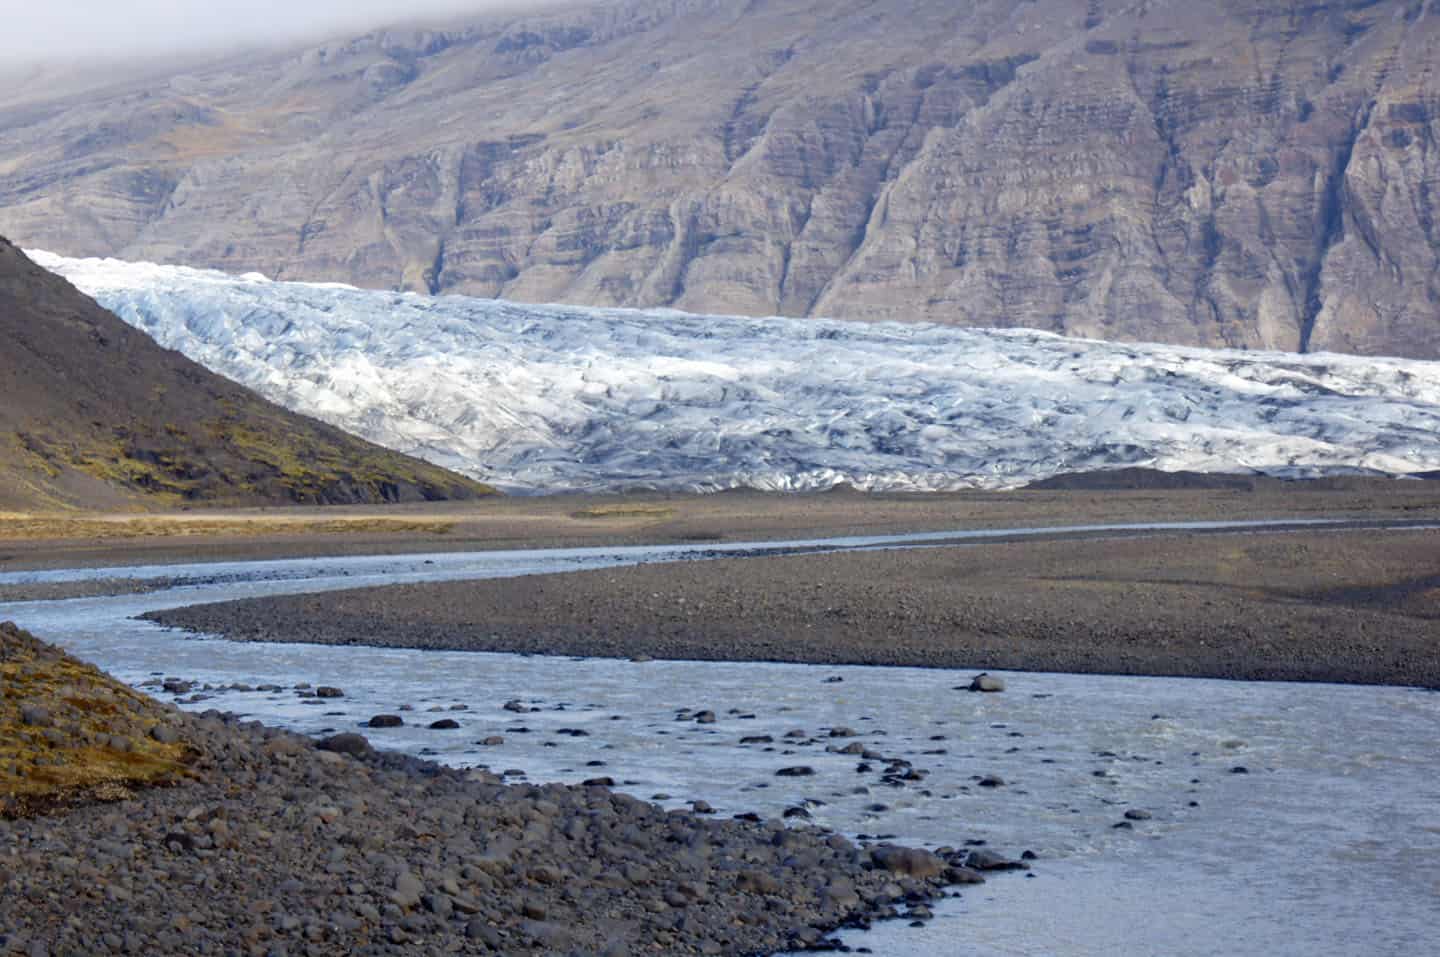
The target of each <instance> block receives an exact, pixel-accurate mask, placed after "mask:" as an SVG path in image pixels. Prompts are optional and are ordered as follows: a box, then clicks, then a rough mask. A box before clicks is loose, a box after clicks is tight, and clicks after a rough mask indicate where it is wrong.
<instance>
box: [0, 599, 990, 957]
mask: <svg viewBox="0 0 1440 957" xmlns="http://www.w3.org/2000/svg"><path fill="white" fill-rule="evenodd" d="M0 668H3V669H4V674H5V678H6V681H5V684H4V689H5V697H4V698H3V699H0V720H3V722H4V725H3V730H4V732H5V734H4V738H3V741H4V742H5V753H4V754H3V755H0V761H3V766H0V775H3V776H0V802H4V803H0V810H3V811H5V812H6V813H3V814H0V949H5V950H6V952H28V953H32V954H34V953H87V954H95V953H135V954H162V953H164V954H172V953H173V954H180V953H184V954H204V953H222V952H223V953H246V952H254V953H262V954H263V953H276V952H303V953H307V954H378V953H385V954H396V953H401V954H437V953H491V952H501V953H506V954H528V953H566V954H569V953H585V954H610V955H620V954H632V953H633V954H641V953H654V954H759V953H773V952H775V951H776V950H780V949H786V948H792V947H794V948H801V949H803V948H806V947H809V946H813V945H816V944H820V943H822V942H823V941H824V939H825V932H826V931H828V930H830V929H833V928H835V927H838V926H840V925H842V924H864V923H865V922H867V921H869V920H872V919H876V918H879V917H884V916H893V915H898V914H900V913H901V911H902V910H907V909H908V910H910V911H911V912H912V913H913V914H914V916H916V917H920V916H923V915H924V914H925V910H924V908H923V904H924V903H925V902H927V901H929V900H931V899H933V898H934V897H936V896H937V895H938V894H940V893H941V891H942V889H943V887H944V886H945V885H946V884H950V883H955V882H974V881H978V880H980V879H981V877H980V875H979V874H978V873H976V872H975V871H974V870H971V869H970V868H968V867H966V866H964V864H963V863H962V862H965V861H968V860H970V859H971V857H970V855H966V854H964V853H961V852H956V851H946V850H945V849H942V850H941V851H940V853H939V855H937V854H931V853H929V852H925V851H919V850H914V849H903V848H897V847H892V846H888V845H881V846H877V847H874V848H868V849H861V848H857V847H855V846H854V845H852V844H850V842H848V841H846V840H844V839H843V838H840V837H838V836H833V835H827V834H824V833H822V832H820V831H815V830H810V829H798V828H797V829H792V828H787V827H786V826H784V825H782V824H779V823H772V822H752V821H742V820H730V821H726V820H714V819H705V818H701V817H699V816H697V815H694V814H691V813H688V812H666V811H664V810H662V809H661V808H659V807H656V806H654V805H650V804H647V803H645V802H642V801H638V800H635V799H634V798H630V797H627V796H625V795H622V794H618V793H615V792H612V791H611V790H609V789H608V788H607V787H604V786H599V785H595V786H586V787H564V786H560V785H553V786H540V787H536V786H505V785H502V784H500V783H499V779H497V778H495V777H493V776H491V775H489V774H487V773H484V772H479V771H470V772H467V771H463V770H456V769H451V768H445V767H441V766H438V765H433V764H429V763H427V762H423V761H418V760H415V759H411V758H407V757H404V756H401V755H397V754H385V753H379V752H375V751H372V750H371V749H370V748H369V746H368V744H367V743H366V742H365V740H364V739H363V738H361V737H360V736H358V735H355V734H343V735H340V736H337V737H335V738H329V739H326V740H325V741H322V742H321V743H320V744H319V746H318V748H317V746H316V743H315V742H313V741H310V740H308V739H306V738H302V737H298V736H295V735H292V734H289V733H286V732H282V731H278V730H275V729H271V728H265V727H262V726H260V725H258V724H254V723H241V722H237V721H236V720H234V719H232V718H229V717H226V716H223V715H219V714H217V713H214V712H210V713H207V714H205V715H198V716H197V715H189V714H184V713H181V712H178V711H174V710H172V709H170V708H167V707H164V706H161V705H159V704H158V703H155V702H152V701H148V700H147V699H142V698H140V697H139V696H137V695H135V694H134V693H133V692H131V691H130V690H129V689H127V688H125V687H124V686H123V685H119V684H118V683H116V682H113V681H112V680H110V679H108V678H106V677H105V676H104V675H102V674H101V673H100V672H97V671H95V670H94V669H91V668H89V667H88V666H84V665H81V664H80V663H79V662H76V661H74V660H73V659H70V658H68V657H67V656H65V655H63V654H61V653H59V652H57V651H56V650H55V649H53V648H51V647H49V646H47V645H45V644H44V643H42V642H40V641H38V640H37V639H35V638H33V637H32V636H30V635H28V634H26V633H24V632H21V631H19V630H18V629H16V628H15V627H14V626H13V625H10V624H8V623H7V624H0ZM18 675H25V676H27V678H28V679H29V680H28V681H27V682H22V683H18V684H17V683H16V682H15V680H14V679H15V677H16V676H18ZM121 700H123V701H124V702H126V707H124V708H120V709H118V710H117V711H116V712H114V713H113V714H112V713H110V712H106V711H104V710H103V709H102V708H101V707H100V705H101V704H103V703H105V702H111V701H121ZM102 717H103V720H102ZM101 725H105V727H104V728H102V727H101ZM127 743H129V745H130V749H128V750H127V748H126V747H125V745H126V744H127ZM156 747H167V748H173V749H174V750H175V751H176V753H177V754H179V755H183V756H184V760H183V764H178V765H176V766H175V768H174V773H172V774H170V775H168V776H164V777H165V778H166V779H167V780H168V781H169V783H170V784H171V785H172V786H168V787H148V788H142V787H139V783H140V782H139V781H136V780H134V779H123V780H122V779H115V778H114V777H113V776H110V775H107V774H97V775H96V777H97V779H98V778H99V777H105V778H106V780H108V781H109V784H108V788H109V790H107V791H102V792H100V793H98V794H96V793H94V792H93V791H90V792H85V793H84V794H79V795H78V797H77V792H76V791H75V790H73V789H67V788H65V787H60V788H57V789H56V790H55V791H54V792H53V794H52V797H53V798H54V802H52V803H65V802H66V801H70V802H73V801H74V800H77V799H83V800H81V802H80V806H78V807H74V808H71V809H69V810H67V811H66V812H65V813H63V814H51V815H42V816H23V815H22V816H16V815H17V812H23V811H26V810H33V809H35V807H36V802H35V801H34V800H33V795H32V796H31V798H30V799H27V801H26V802H25V803H23V804H21V805H17V804H16V803H15V802H14V801H13V798H14V795H15V794H16V793H17V792H18V791H21V790H26V782H28V781H31V780H33V779H34V778H35V777H37V776H40V775H46V774H51V775H53V774H57V773H59V769H67V768H68V769H70V777H71V779H72V780H73V779H78V777H79V775H81V774H82V773H83V772H84V770H85V769H86V768H87V767H88V766H89V765H90V763H92V762H93V761H94V760H95V754H96V753H97V751H96V749H100V750H101V751H105V750H106V749H108V750H109V751H113V752H114V753H115V754H116V755H117V756H123V755H126V754H132V753H136V751H135V750H134V749H136V748H139V749H142V750H146V751H148V750H153V749H154V748H156ZM21 752H23V754H22V753H21ZM29 790H31V791H33V788H31V789H29ZM96 798H99V799H100V800H101V803H97V802H96V801H95V800H94V799H96ZM981 858H982V859H981V860H978V861H977V863H983V864H985V865H986V866H1003V865H1004V863H1005V862H1003V860H1001V859H999V858H997V857H995V856H994V855H981Z"/></svg>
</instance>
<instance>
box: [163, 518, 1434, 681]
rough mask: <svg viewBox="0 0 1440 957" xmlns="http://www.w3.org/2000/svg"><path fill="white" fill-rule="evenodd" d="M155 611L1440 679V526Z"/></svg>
mask: <svg viewBox="0 0 1440 957" xmlns="http://www.w3.org/2000/svg"><path fill="white" fill-rule="evenodd" d="M143 617H145V618H148V619H150V620H154V621H157V622H159V623H161V624H164V625H167V626H170V627H178V628H183V629H186V630H190V631H197V632H204V633H207V634H215V635H220V636H223V637H225V638H228V639H231V640H239V641H262V642H264V641H270V642H300V643H314V644H341V645H343V644H361V645H370V646H375V647H393V648H417V649H436V650H439V649H444V650H458V651H488V652H510V653H518V654H555V655H581V656H590V657H609V658H635V657H650V658H671V659H686V660H699V661H706V660H711V661H784V662H795V663H809V664H819V665H847V664H855V665H880V666H884V665H894V666H908V667H934V668H953V669H971V670H984V669H993V670H1008V671H1049V672H1075V673H1099V674H1120V675H1126V674H1129V675H1155V676H1169V677H1204V678H1222V679H1233V680H1268V681H1309V682H1332V683H1345V684H1385V685H1402V686H1419V687H1431V688H1434V687H1440V530H1435V529H1426V530H1391V531H1381V532H1375V531H1354V530H1349V531H1345V530H1340V529H1335V530H1314V529H1312V530H1298V531H1285V532H1283V533H1277V532H1261V533H1255V532H1226V533H1224V534H1194V533H1190V534H1182V533H1167V534H1157V535H1145V536H1137V537H1119V536H1112V537H1105V538H1101V539H1066V538H1056V539H1049V540H1038V541H1001V542H986V543H983V544H974V545H963V546H943V547H925V548H914V549H897V550H877V551H859V552H842V553H834V552H831V553H818V554H797V555H787V556H780V557H750V558H713V559H707V560H704V561H680V562H665V563H655V564H647V565H641V566H629V567H621V568H608V569H600V570H591V571H577V572H567V573H564V574H558V575H535V576H523V577H518V578H507V579H495V580H481V581H457V582H440V583H431V584H419V585H390V586H378V587H368V588H361V589H353V590H347V591H332V592H324V593H319V594H308V595H305V594H302V595H291V596H280V597H271V598H255V599H242V600H237V601H231V602H222V603H218V604H210V605H198V606H190V607H187V608H177V609H173V610H168V611H162V612H156V613H152V614H149V615H145V616H143Z"/></svg>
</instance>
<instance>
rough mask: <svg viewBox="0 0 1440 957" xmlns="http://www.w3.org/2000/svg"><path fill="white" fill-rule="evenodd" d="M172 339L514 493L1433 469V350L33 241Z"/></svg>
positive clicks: (928, 485)
mask: <svg viewBox="0 0 1440 957" xmlns="http://www.w3.org/2000/svg"><path fill="white" fill-rule="evenodd" d="M28 254H29V255H30V256H31V258H33V259H34V260H35V261H36V262H37V263H39V264H40V265H41V266H44V267H45V268H47V269H50V270H52V271H54V272H57V273H59V274H61V275H62V276H64V277H65V278H66V279H68V280H69V281H70V282H71V283H73V284H74V285H75V286H76V287H78V288H79V289H80V290H81V291H82V292H85V293H86V294H88V295H90V296H92V297H94V298H95V299H96V300H97V301H98V302H100V303H101V304H102V305H103V306H105V307H106V308H108V309H110V310H112V311H113V312H115V313H116V314H117V315H119V316H120V317H121V318H122V319H124V320H125V321H126V322H128V323H130V324H131V325H133V326H135V327H136V328H139V329H141V330H143V331H145V332H146V333H148V334H149V335H151V336H152V337H154V338H155V339H156V340H157V341H158V342H159V343H160V344H161V345H163V346H166V347H167V348H171V349H176V350H179V351H180V352H182V353H184V354H185V355H186V356H189V357H190V358H191V359H194V360H195V361H197V362H199V363H200V364H202V365H204V366H206V367H208V368H209V369H211V370H213V371H215V372H218V373H220V374H222V375H225V376H227V377H229V378H231V379H234V380H236V381H238V382H240V383H242V384H244V385H246V386H249V387H250V388H252V389H255V390H256V391H258V392H259V393H261V394H262V395H264V396H265V397H267V398H269V399H271V400H272V401H275V402H278V403H279V404H281V405H284V406H286V407H288V408H290V409H293V410H295V411H297V412H301V413H304V414H307V415H311V416H314V417H316V418H318V419H321V420H324V421H326V422H329V423H331V424H333V425H336V426H339V427H340V428H343V429H345V430H347V431H349V432H352V433H355V434H357V435H360V436H363V437H364V438H367V439H369V440H371V441H373V442H377V443H379V444H381V445H385V446H388V447H390V448H393V449H397V450H399V451H402V452H407V453H410V454H413V455H417V456H419V457H421V458H424V459H428V460H430V461H432V462H435V463H437V464H440V465H444V466H448V467H451V468H454V469H456V470H458V471H461V472H464V473H466V474H469V475H472V476H474V477H477V478H480V479H483V480H485V481H487V482H490V483H492V484H494V485H496V486H498V487H500V488H502V489H505V490H508V491H511V492H561V491H618V490H623V489H635V488H655V489H674V490H697V491H717V490H722V489H728V488H743V487H749V488H757V489H766V490H814V489H824V488H828V487H832V486H836V485H841V484H849V485H853V486H856V487H858V488H861V489H865V490H872V491H896V490H917V491H936V490H952V489H963V488H1013V487H1018V486H1023V485H1025V484H1028V483H1030V482H1033V481H1036V480H1039V479H1044V478H1047V477H1050V476H1054V475H1057V474H1062V473H1067V472H1080V471H1091V470H1100V469H1113V468H1121V467H1130V466H1140V467H1148V468H1155V469H1160V470H1164V471H1181V470H1189V471H1198V472H1243V473H1264V474H1270V475H1277V476H1284V477H1307V476H1315V475H1323V474H1333V473H1362V474H1386V475H1415V474H1422V473H1426V472H1433V471H1436V470H1440V363H1437V362H1424V361H1418V360H1405V359H1391V358H1368V357H1356V356H1342V355H1334V354H1313V355H1295V354H1290V353H1280V352H1235V351H1219V350H1206V349H1195V348H1180V347H1172V346H1162V345H1145V344H1130V343H1114V342H1100V341H1093V340H1082V339H1071V338H1064V337H1061V336H1057V335H1053V334H1050V333H1046V332H1038V331H1033V330H1013V329H967V328H956V327H950V326H937V325H925V324H915V325H911V324H896V323H885V324H864V323H854V322H840V321H831V320H815V319H786V318H766V319H757V318H745V317H736V316H700V315H691V314H685V313H680V312H674V311H669V310H648V311H647V310H629V309H597V308H585V307H577V306H558V305H546V306H538V305H528V304H521V303H513V302H505V301H499V300H487V299H474V298H467V297H461V296H439V297H430V296H424V295H418V294H412V293H394V292H377V291H371V290H362V289H357V288H354V287H350V286H343V285H338V284H329V283H298V282H277V281H272V280H269V279H267V278H265V277H264V276H261V275H258V274H253V273H252V274H246V275H241V276H233V275H228V274H225V273H220V272H215V271H210V270H202V269H193V268H188V267H180V266H166V265H157V264H152V263H132V262H123V261H119V260H113V259H73V258H66V257H62V256H59V255H55V254H52V253H48V252H42V251H28Z"/></svg>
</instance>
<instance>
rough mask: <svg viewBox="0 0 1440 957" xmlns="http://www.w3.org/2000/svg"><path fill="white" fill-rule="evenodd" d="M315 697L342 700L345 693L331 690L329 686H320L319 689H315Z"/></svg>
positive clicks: (334, 689) (335, 689)
mask: <svg viewBox="0 0 1440 957" xmlns="http://www.w3.org/2000/svg"><path fill="white" fill-rule="evenodd" d="M315 697H317V698H343V697H345V692H343V691H341V690H340V689H339V688H332V687H330V686H329V685H321V686H320V687H318V688H316V689H315Z"/></svg>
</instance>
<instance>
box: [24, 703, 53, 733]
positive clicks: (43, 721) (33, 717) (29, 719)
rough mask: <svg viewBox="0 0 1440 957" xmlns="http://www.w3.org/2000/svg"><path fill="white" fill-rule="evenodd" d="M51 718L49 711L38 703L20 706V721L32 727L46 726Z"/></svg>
mask: <svg viewBox="0 0 1440 957" xmlns="http://www.w3.org/2000/svg"><path fill="white" fill-rule="evenodd" d="M52 720H53V719H52V718H51V717H50V712H49V711H48V710H46V709H45V708H42V707H41V706H40V705H38V704H25V705H21V706H20V722H21V723H22V724H26V725H29V726H30V727H32V728H48V727H49V726H50V723H51V721H52Z"/></svg>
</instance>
